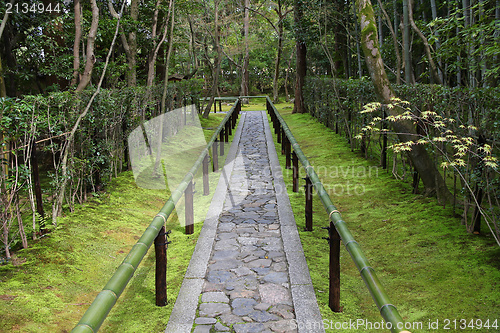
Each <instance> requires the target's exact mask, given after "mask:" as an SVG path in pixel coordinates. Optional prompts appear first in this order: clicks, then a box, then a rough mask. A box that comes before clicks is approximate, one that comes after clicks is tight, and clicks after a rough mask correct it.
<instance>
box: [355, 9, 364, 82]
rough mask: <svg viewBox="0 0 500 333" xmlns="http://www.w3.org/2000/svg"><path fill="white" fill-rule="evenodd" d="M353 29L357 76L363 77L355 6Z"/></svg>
mask: <svg viewBox="0 0 500 333" xmlns="http://www.w3.org/2000/svg"><path fill="white" fill-rule="evenodd" d="M354 20H355V21H354V29H355V32H356V56H357V57H356V58H357V59H358V77H359V78H360V79H361V78H362V77H363V67H362V66H361V48H360V45H359V24H358V19H357V14H356V8H354Z"/></svg>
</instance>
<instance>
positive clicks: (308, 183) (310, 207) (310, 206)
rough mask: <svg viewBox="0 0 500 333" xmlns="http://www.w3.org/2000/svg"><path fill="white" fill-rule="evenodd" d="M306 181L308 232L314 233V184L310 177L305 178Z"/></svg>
mask: <svg viewBox="0 0 500 333" xmlns="http://www.w3.org/2000/svg"><path fill="white" fill-rule="evenodd" d="M304 179H305V180H306V185H304V187H305V190H306V191H305V192H306V207H305V215H306V229H305V230H306V231H312V230H313V221H312V214H313V194H312V187H313V186H312V183H311V179H309V176H306V178H304Z"/></svg>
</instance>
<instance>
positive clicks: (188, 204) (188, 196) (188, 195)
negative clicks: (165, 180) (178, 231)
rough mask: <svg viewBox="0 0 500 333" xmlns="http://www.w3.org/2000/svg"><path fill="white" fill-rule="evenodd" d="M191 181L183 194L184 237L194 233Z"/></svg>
mask: <svg viewBox="0 0 500 333" xmlns="http://www.w3.org/2000/svg"><path fill="white" fill-rule="evenodd" d="M193 193H194V192H193V181H192V180H191V181H190V182H189V184H188V186H187V188H186V191H185V192H184V201H185V208H184V210H185V211H184V216H185V223H186V224H185V226H184V228H185V230H186V235H192V234H193V233H194V211H193Z"/></svg>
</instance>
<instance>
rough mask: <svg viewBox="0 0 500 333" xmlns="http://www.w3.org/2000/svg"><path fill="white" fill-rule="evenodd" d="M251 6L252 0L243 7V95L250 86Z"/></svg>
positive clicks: (248, 0) (245, 94)
mask: <svg viewBox="0 0 500 333" xmlns="http://www.w3.org/2000/svg"><path fill="white" fill-rule="evenodd" d="M249 7H250V0H245V1H244V8H243V13H244V14H243V38H244V41H245V53H244V55H243V65H242V67H241V96H248V94H249V92H248V87H249V79H250V76H249V73H248V64H249V62H250V50H249V45H248V35H249V33H250V11H249V10H248V8H249ZM243 102H244V103H245V104H247V103H248V100H246V99H245V100H244V101H243Z"/></svg>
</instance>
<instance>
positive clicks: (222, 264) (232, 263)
mask: <svg viewBox="0 0 500 333" xmlns="http://www.w3.org/2000/svg"><path fill="white" fill-rule="evenodd" d="M242 264H243V263H242V262H241V260H236V259H228V260H220V261H217V262H215V263H213V264H211V265H209V266H208V270H209V271H210V272H211V271H222V270H230V269H232V268H236V267H239V266H241V265H242Z"/></svg>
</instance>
